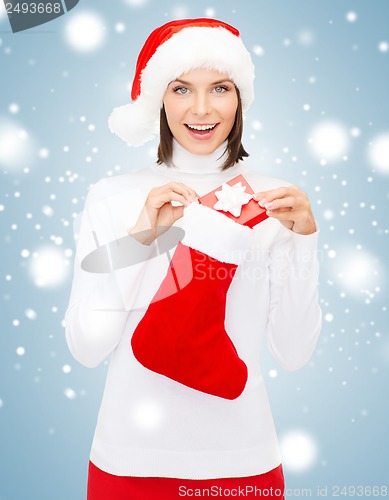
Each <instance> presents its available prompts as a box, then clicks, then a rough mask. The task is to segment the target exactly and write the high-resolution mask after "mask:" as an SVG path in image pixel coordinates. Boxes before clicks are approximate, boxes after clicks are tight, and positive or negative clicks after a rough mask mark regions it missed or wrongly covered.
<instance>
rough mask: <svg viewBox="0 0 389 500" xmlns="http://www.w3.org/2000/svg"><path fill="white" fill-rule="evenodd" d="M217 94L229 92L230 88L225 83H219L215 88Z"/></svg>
mask: <svg viewBox="0 0 389 500" xmlns="http://www.w3.org/2000/svg"><path fill="white" fill-rule="evenodd" d="M213 90H214V91H215V92H216V93H217V94H223V92H227V91H228V90H229V89H228V87H225V86H224V85H218V86H217V87H215V88H214V89H213Z"/></svg>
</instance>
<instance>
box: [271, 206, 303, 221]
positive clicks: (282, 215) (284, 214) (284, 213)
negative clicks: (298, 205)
mask: <svg viewBox="0 0 389 500" xmlns="http://www.w3.org/2000/svg"><path fill="white" fill-rule="evenodd" d="M266 215H268V216H269V217H273V218H274V219H278V220H282V221H286V220H289V221H291V222H295V218H296V217H295V214H294V212H293V211H292V210H290V209H289V210H288V209H281V208H280V209H279V210H267V211H266Z"/></svg>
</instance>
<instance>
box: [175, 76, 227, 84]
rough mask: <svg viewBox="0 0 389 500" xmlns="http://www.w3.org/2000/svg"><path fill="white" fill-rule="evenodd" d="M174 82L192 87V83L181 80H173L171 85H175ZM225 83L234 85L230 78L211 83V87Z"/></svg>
mask: <svg viewBox="0 0 389 500" xmlns="http://www.w3.org/2000/svg"><path fill="white" fill-rule="evenodd" d="M174 82H179V83H182V84H183V85H192V84H191V83H190V82H186V81H185V80H180V78H176V79H175V80H173V81H172V82H170V83H174ZM225 82H229V83H232V84H233V83H234V82H233V81H232V80H230V79H229V78H225V79H224V80H217V81H216V82H212V83H210V85H219V84H220V83H225Z"/></svg>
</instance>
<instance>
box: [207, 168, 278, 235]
mask: <svg viewBox="0 0 389 500" xmlns="http://www.w3.org/2000/svg"><path fill="white" fill-rule="evenodd" d="M239 183H240V184H239ZM226 184H228V185H229V186H231V187H232V188H234V189H235V190H236V192H237V194H232V197H233V198H234V197H235V198H238V199H239V197H241V198H244V196H241V195H240V194H239V193H241V192H244V194H249V195H253V194H254V191H253V190H252V189H251V186H250V184H249V183H248V182H247V181H246V179H245V178H244V177H243V175H242V174H240V175H238V176H236V177H234V178H233V179H231V180H229V181H228V182H226ZM242 186H243V187H245V189H244V191H243V189H242ZM223 190H224V191H228V190H229V189H228V188H227V190H226V189H223V186H219V187H217V188H216V189H214V190H213V191H211V192H210V193H207V194H205V195H204V196H202V197H201V198H199V202H200V203H201V204H203V205H206V206H207V207H209V208H212V209H213V210H216V211H217V212H221V213H223V214H224V215H226V216H227V217H229V218H230V219H232V220H234V221H235V222H238V224H242V225H244V226H248V227H254V226H255V225H256V224H259V223H260V222H262V221H263V220H265V219H267V217H268V215H267V214H266V210H265V209H264V208H262V207H260V206H259V205H258V202H257V201H255V200H254V199H252V198H251V199H250V201H248V202H247V203H245V204H244V205H242V209H241V212H240V215H238V216H237V215H233V214H232V213H231V212H230V211H225V210H223V209H220V208H215V205H216V206H217V207H219V206H222V205H223V204H224V205H225V207H227V205H228V204H229V203H228V202H225V203H223V198H226V196H223ZM217 192H218V195H219V196H217V195H216V193H217ZM220 192H222V194H220ZM227 196H228V195H227ZM218 202H219V203H218Z"/></svg>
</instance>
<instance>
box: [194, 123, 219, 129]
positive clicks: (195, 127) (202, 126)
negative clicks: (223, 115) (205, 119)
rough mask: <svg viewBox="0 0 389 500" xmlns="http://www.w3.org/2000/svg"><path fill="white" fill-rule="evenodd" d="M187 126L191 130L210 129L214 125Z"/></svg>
mask: <svg viewBox="0 0 389 500" xmlns="http://www.w3.org/2000/svg"><path fill="white" fill-rule="evenodd" d="M188 127H189V128H191V129H193V130H212V129H213V128H215V127H216V125H189V124H188Z"/></svg>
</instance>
